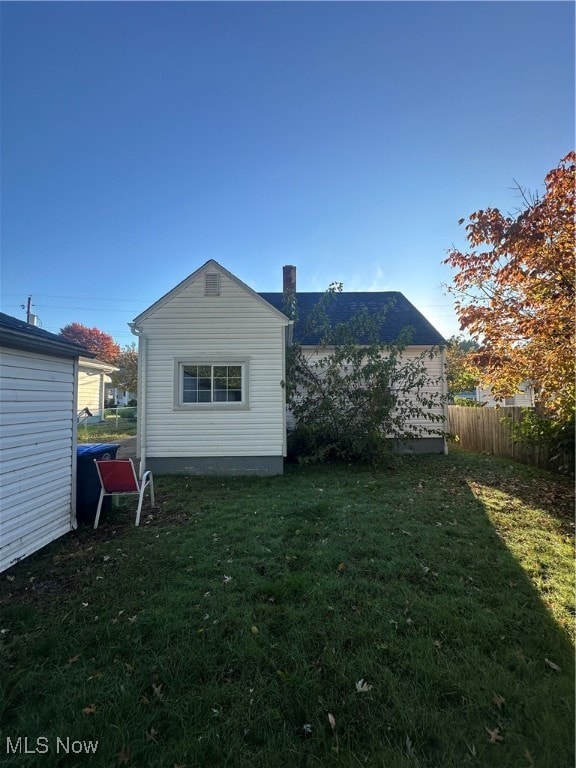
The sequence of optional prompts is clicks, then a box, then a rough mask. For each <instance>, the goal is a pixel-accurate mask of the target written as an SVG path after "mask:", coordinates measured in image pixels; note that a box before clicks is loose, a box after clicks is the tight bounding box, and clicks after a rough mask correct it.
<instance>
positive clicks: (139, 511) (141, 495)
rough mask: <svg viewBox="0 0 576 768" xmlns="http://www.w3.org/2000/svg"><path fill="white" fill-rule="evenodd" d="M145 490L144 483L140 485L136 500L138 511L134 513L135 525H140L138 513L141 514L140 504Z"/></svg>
mask: <svg viewBox="0 0 576 768" xmlns="http://www.w3.org/2000/svg"><path fill="white" fill-rule="evenodd" d="M145 490H146V486H145V485H144V483H142V488H141V489H140V496H139V498H138V509H137V511H136V525H140V513H141V512H142V502H143V501H144V491H145Z"/></svg>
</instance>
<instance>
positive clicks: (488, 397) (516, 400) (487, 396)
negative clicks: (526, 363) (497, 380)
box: [476, 381, 534, 408]
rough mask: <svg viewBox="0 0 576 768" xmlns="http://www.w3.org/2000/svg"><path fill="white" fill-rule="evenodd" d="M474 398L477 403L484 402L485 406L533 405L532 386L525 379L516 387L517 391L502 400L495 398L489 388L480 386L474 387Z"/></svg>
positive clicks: (528, 406)
mask: <svg viewBox="0 0 576 768" xmlns="http://www.w3.org/2000/svg"><path fill="white" fill-rule="evenodd" d="M476 400H477V402H479V403H484V405H487V406H489V407H490V406H492V407H495V406H498V407H504V408H506V407H510V406H521V407H522V408H533V407H534V387H533V386H532V384H531V382H529V381H525V382H523V383H522V384H521V385H520V386H519V387H518V392H516V393H515V394H514V395H511V396H510V397H506V398H504V399H503V400H497V399H496V398H495V397H494V395H493V393H492V390H491V389H482V387H476Z"/></svg>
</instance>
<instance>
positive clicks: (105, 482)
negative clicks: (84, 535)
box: [94, 459, 154, 528]
mask: <svg viewBox="0 0 576 768" xmlns="http://www.w3.org/2000/svg"><path fill="white" fill-rule="evenodd" d="M94 463H95V464H96V469H97V470H98V476H99V477H100V483H101V484H102V490H101V491H100V499H99V500H98V509H97V511H96V518H95V520H94V528H98V521H99V519H100V510H101V509H102V502H103V501H104V497H105V496H129V495H130V494H134V495H138V496H139V497H140V498H139V500H138V510H137V511H136V525H140V512H141V511H142V502H143V501H144V491H145V490H146V488H147V487H148V486H150V503H151V505H152V506H154V482H153V479H152V472H150V471H148V472H144V475H143V476H142V479H141V480H138V477H137V476H136V470H135V469H134V464H133V463H132V459H94Z"/></svg>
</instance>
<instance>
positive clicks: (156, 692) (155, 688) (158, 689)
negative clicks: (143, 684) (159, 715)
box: [152, 683, 164, 699]
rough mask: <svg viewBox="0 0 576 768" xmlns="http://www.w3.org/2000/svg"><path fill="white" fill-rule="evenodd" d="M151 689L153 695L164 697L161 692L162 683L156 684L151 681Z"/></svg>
mask: <svg viewBox="0 0 576 768" xmlns="http://www.w3.org/2000/svg"><path fill="white" fill-rule="evenodd" d="M152 690H153V691H154V696H157V697H158V698H159V699H163V698H164V694H163V693H162V683H160V684H159V685H156V683H152Z"/></svg>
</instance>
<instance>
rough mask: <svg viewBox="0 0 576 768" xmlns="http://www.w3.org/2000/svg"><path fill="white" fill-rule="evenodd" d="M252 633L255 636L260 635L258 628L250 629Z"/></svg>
mask: <svg viewBox="0 0 576 768" xmlns="http://www.w3.org/2000/svg"><path fill="white" fill-rule="evenodd" d="M250 632H252V634H253V635H257V634H258V627H251V628H250Z"/></svg>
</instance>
